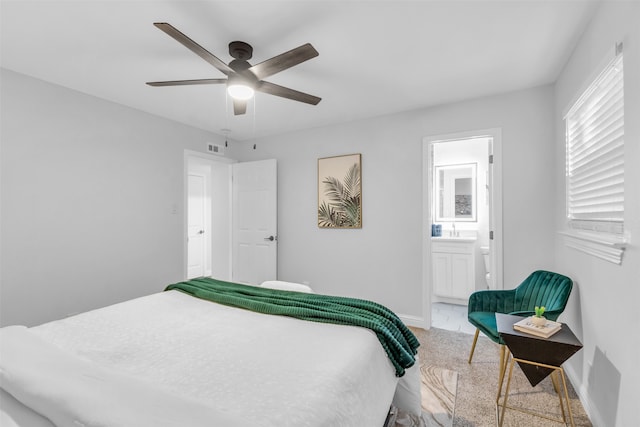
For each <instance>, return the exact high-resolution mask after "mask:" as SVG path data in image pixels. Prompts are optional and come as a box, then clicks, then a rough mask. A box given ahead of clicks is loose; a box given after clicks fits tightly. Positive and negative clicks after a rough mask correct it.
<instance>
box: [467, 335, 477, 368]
mask: <svg viewBox="0 0 640 427" xmlns="http://www.w3.org/2000/svg"><path fill="white" fill-rule="evenodd" d="M479 333H480V329H478V328H476V335H475V336H474V337H473V345H471V353H470V354H469V362H467V363H471V359H473V352H474V351H475V349H476V343H477V342H478V334H479Z"/></svg>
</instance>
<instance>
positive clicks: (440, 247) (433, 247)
mask: <svg viewBox="0 0 640 427" xmlns="http://www.w3.org/2000/svg"><path fill="white" fill-rule="evenodd" d="M423 151H424V157H423V182H424V191H423V200H424V203H423V221H424V239H423V242H424V243H423V254H424V257H423V295H424V307H425V309H424V313H425V316H424V317H425V323H426V326H427V327H431V326H434V327H439V328H443V329H449V330H459V331H462V332H466V329H468V328H466V326H467V321H466V304H467V302H468V298H469V295H470V294H471V293H472V292H474V291H476V290H480V289H487V288H491V289H500V288H502V200H501V194H502V182H501V163H500V162H501V132H500V129H489V130H479V131H470V132H463V133H456V134H449V135H436V136H430V137H426V138H425V139H424V141H423Z"/></svg>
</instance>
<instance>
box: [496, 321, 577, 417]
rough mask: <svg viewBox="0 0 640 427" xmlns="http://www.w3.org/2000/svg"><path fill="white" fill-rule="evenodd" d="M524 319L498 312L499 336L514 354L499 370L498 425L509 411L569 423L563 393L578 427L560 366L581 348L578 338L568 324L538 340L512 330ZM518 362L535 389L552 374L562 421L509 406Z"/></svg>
mask: <svg viewBox="0 0 640 427" xmlns="http://www.w3.org/2000/svg"><path fill="white" fill-rule="evenodd" d="M522 319H523V317H521V316H513V315H510V314H501V313H496V324H497V327H498V333H499V334H500V337H501V338H502V340H503V341H504V342H505V344H506V346H507V348H508V349H509V351H510V353H511V362H509V357H506V358H505V361H504V365H503V366H501V367H500V383H499V385H498V386H499V389H498V397H497V398H496V416H497V420H498V426H500V427H502V422H503V421H504V412H505V409H506V408H509V409H515V410H518V411H522V412H525V413H528V414H531V415H536V416H538V417H542V418H547V419H550V420H552V421H557V422H564V423H565V424H566V423H567V418H566V416H565V412H564V403H563V394H564V400H565V401H566V405H567V411H568V412H569V420H570V422H571V425H572V426H574V425H575V424H574V422H573V414H572V413H571V405H570V403H569V393H568V391H567V381H566V378H565V375H564V369H562V366H561V365H562V364H563V363H564V362H566V361H567V360H568V359H569V358H570V357H571V356H573V355H574V354H575V353H576V352H577V351H578V350H580V349H581V348H582V343H581V342H580V341H579V340H578V338H576V336H575V335H574V333H573V332H572V331H571V329H570V328H569V327H568V326H567V325H566V324H562V328H561V329H560V330H559V331H558V332H556V333H555V334H553V335H551V336H550V337H549V338H539V337H536V336H534V335H530V334H527V333H525V332H520V331H516V330H515V329H513V325H514V323H516V322H518V321H520V320H522ZM516 362H518V365H520V368H521V369H522V372H523V373H524V375H525V376H526V377H527V379H528V380H529V383H531V386H532V387H535V386H536V385H537V384H538V383H540V381H542V380H543V379H545V378H546V377H547V376H549V375H550V374H551V380H552V381H553V386H554V388H555V390H556V392H557V393H558V397H559V399H560V409H561V411H562V420H558V419H554V418H549V417H546V416H544V415H540V414H535V413H532V412H530V411H526V410H523V409H521V408H515V407H511V406H507V397H508V396H509V386H510V385H511V376H512V373H513V365H514V364H515V363H516ZM508 365H510V367H509V376H508V379H507V387H506V390H505V394H504V400H503V402H502V403H500V397H501V395H502V385H503V383H504V377H505V374H506V369H507V366H508ZM556 373H559V374H560V378H561V379H562V387H563V390H562V392H561V391H560V389H559V387H558V383H557V379H556V377H555V376H554V374H556ZM500 407H502V411H501V414H499V413H498V412H499V408H500Z"/></svg>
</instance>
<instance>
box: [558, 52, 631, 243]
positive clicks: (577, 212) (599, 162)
mask: <svg viewBox="0 0 640 427" xmlns="http://www.w3.org/2000/svg"><path fill="white" fill-rule="evenodd" d="M617 51H618V53H617V55H616V57H615V59H614V60H613V61H611V62H610V63H609V64H608V65H607V66H606V67H605V69H604V70H603V71H602V73H600V75H599V76H598V77H597V78H596V79H595V81H594V82H593V83H591V85H590V86H589V87H588V88H587V90H586V91H585V92H584V93H583V94H582V96H581V97H580V98H579V99H578V101H577V102H576V103H575V104H574V105H573V106H572V107H571V109H570V110H569V112H568V114H567V115H566V117H565V121H566V141H567V217H568V219H569V223H570V226H571V228H574V229H582V230H590V231H593V232H606V233H610V234H617V235H621V234H622V233H623V232H624V82H623V60H622V52H621V45H619V46H618V47H617Z"/></svg>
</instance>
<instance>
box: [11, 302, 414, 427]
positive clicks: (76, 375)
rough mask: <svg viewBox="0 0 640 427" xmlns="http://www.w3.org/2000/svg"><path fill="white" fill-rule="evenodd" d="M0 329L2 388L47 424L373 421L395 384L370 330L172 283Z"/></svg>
mask: <svg viewBox="0 0 640 427" xmlns="http://www.w3.org/2000/svg"><path fill="white" fill-rule="evenodd" d="M0 334H1V336H0V340H1V342H2V347H1V350H0V351H1V353H0V356H1V357H0V368H1V369H0V381H1V383H0V384H1V386H2V388H3V389H4V390H6V391H7V392H9V393H10V394H11V395H12V396H13V397H15V398H16V399H17V400H18V401H20V402H22V403H23V404H25V405H26V406H28V407H30V408H31V409H33V410H34V411H36V412H38V413H40V414H42V415H44V416H45V417H46V418H48V419H49V420H51V421H53V423H54V424H56V425H57V426H105V427H118V426H122V427H125V426H126V427H131V426H136V427H144V426H194V427H196V426H201V425H202V426H205V425H206V426H225V427H226V426H230V427H232V426H247V427H249V426H251V427H258V426H265V427H266V426H310V427H311V426H313V427H321V426H327V427H328V426H331V427H335V426H345V427H347V426H354V427H356V426H358V427H360V426H367V427H369V426H372V427H378V426H381V425H382V424H383V421H384V419H385V415H386V411H387V409H388V407H389V403H390V402H391V400H392V397H393V395H394V390H395V388H396V382H397V378H396V377H395V374H394V373H395V371H394V368H393V366H392V365H391V363H390V361H389V360H388V358H387V356H386V353H385V352H384V350H383V349H382V347H381V345H380V343H379V342H378V340H377V338H376V336H375V334H374V333H372V332H371V331H369V330H366V329H362V328H357V327H347V326H340V325H328V324H320V323H313V322H306V321H301V320H296V319H291V318H286V317H279V316H268V315H263V314H258V313H253V312H250V311H246V310H241V309H236V308H232V307H227V306H223V305H219V304H215V303H211V302H208V301H203V300H200V299H197V298H193V297H191V296H188V295H185V294H182V293H180V292H177V291H169V292H162V293H159V294H154V295H150V296H147V297H143V298H138V299H136V300H131V301H127V302H124V303H121V304H116V305H113V306H110V307H106V308H103V309H100V310H94V311H91V312H88V313H84V314H81V315H78V316H74V317H70V318H67V319H64V320H59V321H56V322H51V323H48V324H44V325H41V326H38V327H34V328H29V329H27V328H23V327H7V328H3V329H1V330H0ZM405 377H406V379H407V380H411V381H410V383H411V382H414V381H413V379H414V378H415V381H418V380H417V371H416V370H415V369H410V370H408V373H407V375H405ZM414 385H415V383H414ZM409 388H410V389H411V388H413V385H411V384H410V385H409ZM407 409H411V408H407ZM5 416H6V414H5Z"/></svg>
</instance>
